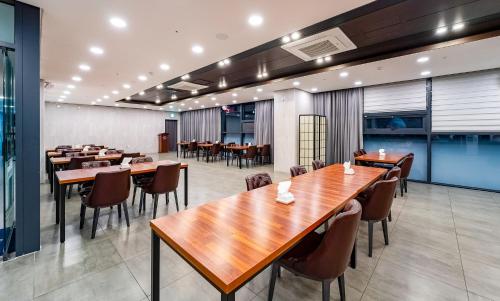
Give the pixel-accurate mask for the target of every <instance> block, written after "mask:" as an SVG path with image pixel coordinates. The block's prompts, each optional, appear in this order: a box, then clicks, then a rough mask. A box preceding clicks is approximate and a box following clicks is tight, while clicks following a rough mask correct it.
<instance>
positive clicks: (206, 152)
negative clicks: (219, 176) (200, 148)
mask: <svg viewBox="0 0 500 301" xmlns="http://www.w3.org/2000/svg"><path fill="white" fill-rule="evenodd" d="M205 154H206V155H207V163H208V149H207V150H206V151H205Z"/></svg>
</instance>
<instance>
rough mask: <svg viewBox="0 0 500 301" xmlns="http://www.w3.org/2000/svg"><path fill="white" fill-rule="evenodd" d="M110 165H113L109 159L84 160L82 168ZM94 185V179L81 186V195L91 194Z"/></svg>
mask: <svg viewBox="0 0 500 301" xmlns="http://www.w3.org/2000/svg"><path fill="white" fill-rule="evenodd" d="M108 166H111V161H108V160H101V161H86V162H82V169H87V168H99V167H108ZM92 186H94V181H91V182H85V183H83V184H82V186H81V188H80V196H83V195H85V194H89V193H90V191H91V190H92Z"/></svg>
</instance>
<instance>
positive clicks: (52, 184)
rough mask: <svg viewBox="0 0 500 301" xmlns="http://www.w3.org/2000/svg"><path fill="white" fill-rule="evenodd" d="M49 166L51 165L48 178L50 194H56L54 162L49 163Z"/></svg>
mask: <svg viewBox="0 0 500 301" xmlns="http://www.w3.org/2000/svg"><path fill="white" fill-rule="evenodd" d="M48 165H49V170H48V177H49V185H50V193H54V166H53V165H52V162H49V164H48Z"/></svg>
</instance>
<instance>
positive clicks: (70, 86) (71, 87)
mask: <svg viewBox="0 0 500 301" xmlns="http://www.w3.org/2000/svg"><path fill="white" fill-rule="evenodd" d="M66 87H68V89H74V88H75V85H67V86H66Z"/></svg>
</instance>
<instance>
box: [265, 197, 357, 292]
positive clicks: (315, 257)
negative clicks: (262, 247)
mask: <svg viewBox="0 0 500 301" xmlns="http://www.w3.org/2000/svg"><path fill="white" fill-rule="evenodd" d="M360 218H361V205H360V204H359V202H358V201H356V200H351V201H350V202H349V203H348V204H347V205H346V207H345V208H344V211H343V212H342V213H340V214H339V215H337V217H335V219H334V221H333V223H332V225H331V227H330V228H328V230H327V231H325V232H323V233H321V234H318V233H316V232H314V231H313V232H311V233H310V234H308V235H307V236H306V237H305V238H304V239H303V240H302V241H300V242H299V243H298V245H296V246H295V247H293V249H291V250H290V251H288V252H287V253H286V254H285V255H283V256H282V257H281V259H280V260H279V261H277V262H275V263H273V266H272V273H271V279H270V281H269V293H268V298H267V299H268V300H270V301H271V300H272V299H273V294H274V286H275V283H276V277H277V276H278V274H279V270H280V268H281V267H283V268H285V269H287V270H289V271H290V272H292V273H293V274H295V275H297V276H301V277H305V278H308V279H312V280H316V281H321V283H322V287H323V293H322V295H323V298H322V300H323V301H328V300H330V284H331V282H332V281H333V280H335V278H337V279H338V283H339V291H340V300H345V282H344V272H345V271H346V270H347V266H348V264H349V261H350V259H351V256H352V252H353V249H354V246H355V243H356V234H357V232H358V227H359V221H360Z"/></svg>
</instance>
